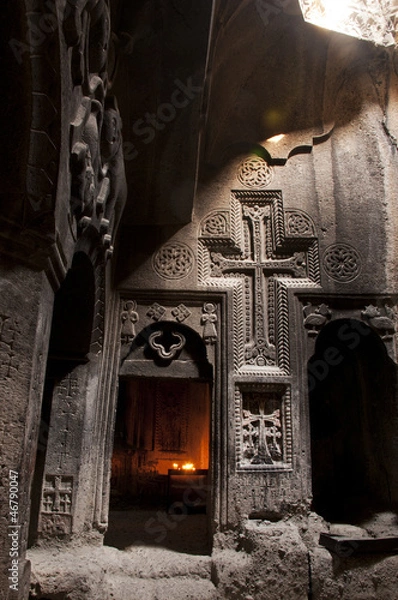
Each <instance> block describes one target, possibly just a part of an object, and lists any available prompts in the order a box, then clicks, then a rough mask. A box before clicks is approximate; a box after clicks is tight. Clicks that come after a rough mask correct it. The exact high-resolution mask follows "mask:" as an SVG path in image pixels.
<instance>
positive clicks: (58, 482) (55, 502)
mask: <svg viewBox="0 0 398 600" xmlns="http://www.w3.org/2000/svg"><path fill="white" fill-rule="evenodd" d="M71 494H72V487H71V485H70V483H69V481H63V480H62V477H61V476H60V475H55V476H54V477H53V481H48V479H47V481H46V486H45V488H44V493H43V509H44V511H45V512H70V505H71V503H72V500H71V498H70V496H71Z"/></svg>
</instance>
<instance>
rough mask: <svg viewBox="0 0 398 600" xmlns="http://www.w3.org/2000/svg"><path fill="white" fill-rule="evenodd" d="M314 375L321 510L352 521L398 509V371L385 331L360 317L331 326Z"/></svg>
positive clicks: (316, 489)
mask: <svg viewBox="0 0 398 600" xmlns="http://www.w3.org/2000/svg"><path fill="white" fill-rule="evenodd" d="M308 376H309V401H310V421H311V454H312V485H313V508H314V510H315V511H316V512H317V513H318V514H320V515H322V516H323V517H324V518H325V519H326V520H328V521H331V522H335V523H336V522H339V523H351V524H361V523H364V522H367V521H369V520H371V519H372V518H374V517H375V515H377V514H381V513H384V512H390V513H391V514H392V513H394V512H395V513H396V511H397V508H398V480H397V475H396V468H395V466H394V464H396V459H397V452H396V447H397V433H396V426H397V419H398V413H397V406H396V394H397V374H396V365H395V363H394V362H393V361H392V360H391V359H390V358H389V356H388V354H387V351H386V348H385V345H384V343H383V342H382V340H381V339H380V337H379V335H377V334H376V333H375V332H374V331H373V330H372V329H371V328H370V327H368V326H367V325H365V324H364V323H363V322H360V321H357V320H354V319H339V320H336V321H333V322H332V323H330V324H328V325H326V327H324V329H323V330H322V331H321V333H320V334H319V336H318V339H317V343H316V348H315V354H314V355H313V356H312V358H311V359H310V361H309V363H308Z"/></svg>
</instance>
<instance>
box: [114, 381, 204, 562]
mask: <svg viewBox="0 0 398 600" xmlns="http://www.w3.org/2000/svg"><path fill="white" fill-rule="evenodd" d="M210 406H211V384H210V382H208V381H199V380H193V379H175V378H156V377H147V378H145V377H141V378H139V377H126V378H122V379H121V380H120V386H119V399H118V407H117V414H116V424H115V441H114V450H113V457H112V478H111V497H110V517H109V529H108V533H107V535H106V537H105V543H106V544H108V545H112V546H116V547H118V548H120V549H122V548H127V547H129V546H133V545H145V546H161V547H165V548H168V549H172V550H175V551H180V552H186V553H191V554H205V553H207V551H208V539H207V534H206V529H207V522H208V514H209V512H210V511H209V510H208V506H209V505H210V496H211V494H210V491H209V490H210V470H209V466H210V464H209V461H210V458H209V457H210Z"/></svg>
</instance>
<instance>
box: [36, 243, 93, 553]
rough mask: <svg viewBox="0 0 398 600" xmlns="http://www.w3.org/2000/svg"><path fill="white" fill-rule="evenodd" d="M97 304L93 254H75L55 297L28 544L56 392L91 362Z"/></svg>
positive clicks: (37, 518)
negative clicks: (69, 378) (84, 364)
mask: <svg viewBox="0 0 398 600" xmlns="http://www.w3.org/2000/svg"><path fill="white" fill-rule="evenodd" d="M94 305H95V279H94V270H93V266H92V263H91V261H90V259H89V257H88V256H87V255H86V254H85V253H83V252H78V253H76V254H75V256H74V258H73V261H72V266H71V268H70V270H69V271H68V273H67V275H66V278H65V279H64V281H63V282H62V284H61V286H60V288H59V290H58V291H57V293H56V295H55V299H54V308H53V318H52V324H51V333H50V342H49V350H48V357H47V368H46V375H45V380H44V390H43V399H42V406H41V417H40V426H39V437H38V445H37V453H36V463H35V472H34V476H33V482H32V490H31V510H30V524H29V540H28V545H29V546H32V545H33V544H35V543H36V541H37V538H38V524H39V515H40V511H41V499H42V498H41V496H42V486H43V477H44V470H45V464H46V456H47V445H48V437H49V431H50V424H51V411H52V404H53V394H54V390H55V389H56V387H57V385H58V384H59V383H60V382H61V381H62V380H63V379H64V378H65V377H67V376H68V374H70V373H72V372H73V371H74V369H75V368H76V367H77V366H78V365H81V364H83V363H87V362H88V357H87V355H88V353H89V352H90V345H91V338H92V330H93V318H94Z"/></svg>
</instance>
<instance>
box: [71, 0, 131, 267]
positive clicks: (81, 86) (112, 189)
mask: <svg viewBox="0 0 398 600" xmlns="http://www.w3.org/2000/svg"><path fill="white" fill-rule="evenodd" d="M64 35H65V40H66V43H67V45H68V47H69V48H70V49H71V50H70V53H71V54H70V55H71V69H70V76H71V80H72V85H73V87H74V91H75V96H76V98H77V99H78V100H77V101H76V110H75V111H74V116H73V119H72V121H71V133H70V144H71V147H70V153H71V154H70V170H71V213H72V215H73V216H74V217H75V219H76V222H77V236H81V235H83V234H84V232H88V231H91V232H92V233H93V232H94V231H96V232H97V234H99V236H100V239H101V241H102V244H103V246H104V248H105V251H106V255H107V256H110V255H111V253H112V242H113V236H114V233H115V231H116V229H117V226H118V223H119V220H120V216H121V213H122V210H123V206H124V203H125V200H126V193H127V192H126V177H125V171H124V160H123V150H122V135H121V127H122V125H121V119H120V115H119V111H118V107H117V103H116V99H115V98H114V97H112V96H110V95H109V94H108V93H107V92H108V89H109V75H108V70H109V65H108V53H109V45H110V41H111V30H110V13H109V7H108V3H107V2H106V0H74V1H73V2H72V3H68V5H67V8H66V9H65V15H64Z"/></svg>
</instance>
